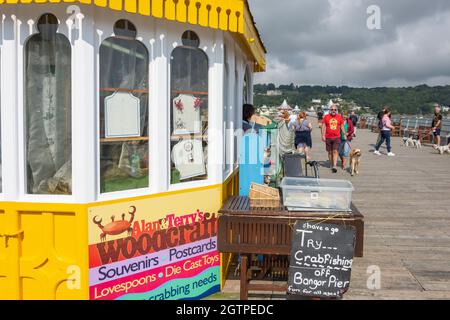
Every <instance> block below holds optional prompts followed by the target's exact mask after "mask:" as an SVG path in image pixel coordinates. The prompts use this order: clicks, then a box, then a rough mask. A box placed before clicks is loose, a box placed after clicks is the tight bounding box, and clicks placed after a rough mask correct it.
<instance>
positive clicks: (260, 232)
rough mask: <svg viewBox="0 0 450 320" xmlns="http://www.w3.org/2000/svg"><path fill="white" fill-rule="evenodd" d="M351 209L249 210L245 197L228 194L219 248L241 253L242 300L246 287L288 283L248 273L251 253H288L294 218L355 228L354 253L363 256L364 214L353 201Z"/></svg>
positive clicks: (282, 288) (272, 287) (271, 287)
mask: <svg viewBox="0 0 450 320" xmlns="http://www.w3.org/2000/svg"><path fill="white" fill-rule="evenodd" d="M351 209H352V211H351V212H320V213H319V212H291V211H287V210H286V209H285V208H284V207H280V208H279V209H275V210H251V209H250V200H249V198H248V197H230V198H229V199H228V200H227V202H226V203H225V204H224V206H223V207H222V209H220V210H219V213H220V214H221V215H220V217H219V222H218V249H219V251H220V252H223V253H235V254H240V255H241V274H240V281H241V294H240V298H241V300H247V298H248V291H250V290H254V291H269V290H270V291H282V292H286V289H287V285H286V284H282V285H261V284H251V283H250V281H251V280H252V279H251V275H250V277H249V275H248V266H249V259H250V256H251V255H252V254H263V255H282V256H289V255H290V254H291V239H292V228H293V226H294V224H295V222H296V221H297V220H305V221H311V222H315V223H336V224H343V225H350V226H354V227H355V228H356V246H355V257H362V256H363V249H364V216H363V215H362V214H361V213H360V212H359V210H358V209H357V208H356V207H355V206H354V205H353V204H352V207H351Z"/></svg>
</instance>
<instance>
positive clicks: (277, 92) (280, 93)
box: [267, 90, 283, 97]
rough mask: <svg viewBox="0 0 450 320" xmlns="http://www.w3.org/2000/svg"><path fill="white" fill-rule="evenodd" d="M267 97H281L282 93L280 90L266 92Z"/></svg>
mask: <svg viewBox="0 0 450 320" xmlns="http://www.w3.org/2000/svg"><path fill="white" fill-rule="evenodd" d="M267 95H268V96H272V97H273V96H281V95H283V92H282V91H281V90H267Z"/></svg>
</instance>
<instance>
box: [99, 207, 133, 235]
mask: <svg viewBox="0 0 450 320" xmlns="http://www.w3.org/2000/svg"><path fill="white" fill-rule="evenodd" d="M130 209H131V210H130V211H128V213H129V214H130V215H131V219H130V221H126V220H125V213H122V220H120V221H114V219H115V216H112V217H111V223H108V224H107V225H106V226H103V225H102V219H101V218H100V219H98V216H95V217H94V218H93V219H92V221H93V222H94V223H95V224H96V225H97V226H98V227H99V228H100V229H101V230H102V233H101V234H100V240H101V241H105V240H106V235H107V234H108V235H110V236H115V235H118V234H121V233H123V232H125V231H127V232H128V236H131V232H132V231H133V228H131V223H132V222H133V220H134V214H135V213H136V207H135V206H131V207H130Z"/></svg>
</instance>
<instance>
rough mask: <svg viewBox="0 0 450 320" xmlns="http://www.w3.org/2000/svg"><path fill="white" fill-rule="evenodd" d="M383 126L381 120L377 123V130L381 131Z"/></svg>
mask: <svg viewBox="0 0 450 320" xmlns="http://www.w3.org/2000/svg"><path fill="white" fill-rule="evenodd" d="M383 127H384V125H383V120H382V119H381V120H380V121H378V129H380V130H381V129H383Z"/></svg>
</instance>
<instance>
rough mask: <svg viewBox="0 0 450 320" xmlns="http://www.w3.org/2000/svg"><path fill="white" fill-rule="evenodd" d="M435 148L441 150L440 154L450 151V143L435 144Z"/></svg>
mask: <svg viewBox="0 0 450 320" xmlns="http://www.w3.org/2000/svg"><path fill="white" fill-rule="evenodd" d="M433 148H434V149H436V150H439V154H444V153H450V144H448V145H446V146H438V145H434V146H433Z"/></svg>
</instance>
